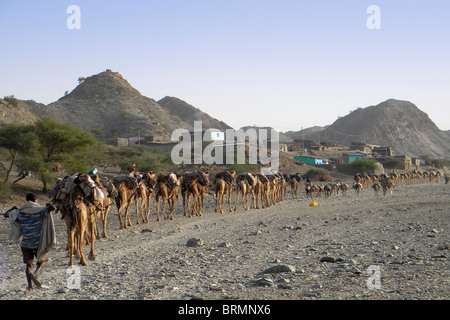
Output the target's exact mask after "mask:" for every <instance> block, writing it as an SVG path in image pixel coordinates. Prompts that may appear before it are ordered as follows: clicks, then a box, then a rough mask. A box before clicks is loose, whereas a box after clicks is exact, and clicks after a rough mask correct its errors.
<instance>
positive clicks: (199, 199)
mask: <svg viewBox="0 0 450 320" xmlns="http://www.w3.org/2000/svg"><path fill="white" fill-rule="evenodd" d="M208 185H209V178H208V171H206V170H201V171H196V172H187V173H185V174H184V175H183V179H182V181H181V195H182V197H183V207H184V215H185V216H189V217H192V215H193V213H195V214H196V215H197V216H201V215H202V210H203V208H204V206H205V205H204V197H205V192H206V188H207V187H208ZM191 196H192V211H191V209H190V207H189V200H190V198H191ZM186 208H187V210H188V214H186Z"/></svg>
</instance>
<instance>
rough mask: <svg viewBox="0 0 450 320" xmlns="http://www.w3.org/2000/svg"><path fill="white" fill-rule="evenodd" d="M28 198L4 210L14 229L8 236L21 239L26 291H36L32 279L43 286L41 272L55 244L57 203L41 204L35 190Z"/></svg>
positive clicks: (38, 285)
mask: <svg viewBox="0 0 450 320" xmlns="http://www.w3.org/2000/svg"><path fill="white" fill-rule="evenodd" d="M26 200H27V202H26V203H25V204H24V205H23V206H21V207H20V208H12V209H15V210H14V211H11V210H9V211H8V212H6V213H5V218H9V221H10V223H11V231H10V234H9V237H8V238H9V240H13V241H19V240H20V239H22V240H21V242H20V248H21V250H22V255H23V262H24V263H25V265H26V268H25V274H26V277H27V283H28V287H27V291H28V292H30V293H31V292H33V291H34V290H33V283H34V284H35V285H36V286H37V287H38V288H41V287H42V285H41V282H40V281H39V279H38V273H39V271H40V270H41V269H42V267H43V265H44V263H45V262H46V261H47V257H46V254H47V253H48V252H49V251H50V250H51V249H52V248H54V247H55V245H56V237H55V228H54V225H53V219H52V215H51V212H52V211H53V210H55V206H53V204H51V203H47V204H46V205H45V206H41V205H39V204H38V201H37V197H36V195H35V194H33V193H29V194H28V195H27V196H26ZM35 257H36V259H37V267H36V271H35V272H34V273H33V272H32V271H31V268H32V266H33V262H34V258H35Z"/></svg>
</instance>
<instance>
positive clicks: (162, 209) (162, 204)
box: [161, 199, 167, 220]
mask: <svg viewBox="0 0 450 320" xmlns="http://www.w3.org/2000/svg"><path fill="white" fill-rule="evenodd" d="M165 205H166V200H165V199H163V201H162V203H161V213H162V214H163V216H164V220H167V217H166V214H165V213H164V208H165Z"/></svg>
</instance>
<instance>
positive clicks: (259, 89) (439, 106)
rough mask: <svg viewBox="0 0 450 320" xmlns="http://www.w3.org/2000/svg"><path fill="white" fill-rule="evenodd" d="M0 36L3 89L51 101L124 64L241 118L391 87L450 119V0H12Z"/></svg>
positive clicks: (265, 118)
mask: <svg viewBox="0 0 450 320" xmlns="http://www.w3.org/2000/svg"><path fill="white" fill-rule="evenodd" d="M70 5H77V6H78V7H79V8H80V15H79V18H80V19H79V20H76V21H79V22H80V24H79V27H80V29H69V28H68V27H67V20H68V19H70V18H71V17H72V14H71V13H69V14H68V13H67V8H68V7H69V6H70ZM371 5H376V6H378V8H379V9H380V15H379V16H378V17H379V19H378V20H373V19H372V18H377V16H374V15H373V14H374V13H375V12H373V11H370V12H369V13H368V12H367V9H368V8H369V6H371ZM368 19H369V21H370V22H373V23H376V22H380V25H379V26H380V27H381V29H370V28H368V26H367V20H368ZM70 21H75V20H70ZM370 25H372V24H370ZM0 39H1V42H2V43H1V46H0V96H1V97H3V96H5V95H14V96H15V97H17V98H19V99H33V100H35V101H37V102H41V103H45V104H48V103H50V102H53V101H56V100H58V99H59V98H60V97H61V96H63V95H64V92H65V91H66V90H68V91H71V90H73V89H74V88H75V87H76V85H77V84H78V81H77V79H78V77H80V76H84V77H87V76H91V75H94V74H97V73H99V72H102V71H104V70H106V69H112V71H115V72H119V73H121V74H122V75H123V77H124V78H125V79H127V80H128V82H129V83H130V84H131V85H132V86H133V87H135V88H136V89H137V90H139V91H140V92H141V93H142V94H143V95H145V96H147V97H150V98H153V99H155V100H159V99H161V98H163V97H164V96H174V97H177V98H180V99H182V100H185V101H186V102H188V103H190V104H192V105H194V106H195V107H197V108H199V109H201V110H202V111H205V112H207V113H208V114H210V115H211V116H213V117H215V118H218V119H220V120H223V121H224V122H226V123H227V124H229V125H231V126H232V127H234V128H236V129H237V128H239V127H241V126H246V125H254V124H255V125H258V126H272V127H274V128H276V129H278V130H281V131H287V130H299V129H300V128H301V127H303V128H306V127H310V126H314V125H320V126H323V125H328V124H331V123H333V122H334V121H335V120H336V119H337V118H338V117H339V116H345V115H347V114H348V113H349V112H350V111H351V110H354V109H356V108H358V107H368V106H371V105H376V104H378V103H380V102H382V101H385V100H387V99H390V98H394V99H400V100H409V101H411V102H413V103H414V104H416V105H417V106H418V107H419V108H420V109H421V110H422V111H424V112H426V113H427V114H428V115H429V116H430V118H431V119H432V120H433V121H434V122H435V123H436V124H437V126H438V127H439V128H440V129H442V130H449V129H450V112H449V109H450V63H449V61H450V1H448V0H441V1H437V0H434V1H433V0H428V1H423V0H421V1H419V0H416V1H415V0H403V1H401V0H388V1H387V0H386V1H380V0H371V1H366V0H341V1H339V0H330V1H326V0H310V1H302V0H291V1H287V0H277V1H275V0H270V1H268V0H236V1H235V0H158V1H133V0H129V1H112V0H107V1H106V0H95V1H92V0H91V1H79V0H71V1H65V0H59V1H56V0H55V1H21V0H14V1H12V0H11V1H10V0H0ZM394 121H395V119H394Z"/></svg>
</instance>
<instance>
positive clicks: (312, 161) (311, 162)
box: [294, 157, 323, 166]
mask: <svg viewBox="0 0 450 320" xmlns="http://www.w3.org/2000/svg"><path fill="white" fill-rule="evenodd" d="M294 159H295V160H298V161H302V162H304V163H306V164H307V165H309V166H315V165H317V164H323V160H322V159H317V158H311V157H294Z"/></svg>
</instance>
